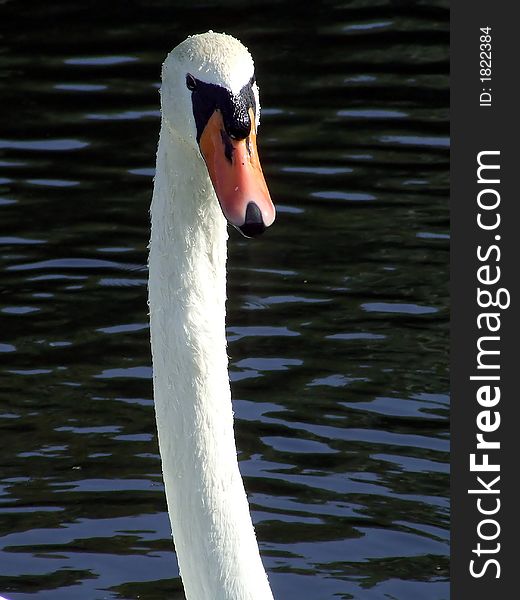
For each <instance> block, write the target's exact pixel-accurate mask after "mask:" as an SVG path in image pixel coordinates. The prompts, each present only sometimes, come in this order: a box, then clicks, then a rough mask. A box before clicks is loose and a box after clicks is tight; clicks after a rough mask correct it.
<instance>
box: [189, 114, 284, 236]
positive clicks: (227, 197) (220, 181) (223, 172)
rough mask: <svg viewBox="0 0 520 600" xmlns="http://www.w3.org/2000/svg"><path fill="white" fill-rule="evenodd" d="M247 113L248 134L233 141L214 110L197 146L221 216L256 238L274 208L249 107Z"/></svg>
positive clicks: (273, 212)
mask: <svg viewBox="0 0 520 600" xmlns="http://www.w3.org/2000/svg"><path fill="white" fill-rule="evenodd" d="M249 116H250V118H251V132H250V134H249V136H248V137H247V138H245V139H243V140H236V139H233V138H231V137H230V136H229V135H228V134H227V133H226V130H225V128H224V121H223V119H222V113H221V112H220V111H219V110H218V109H217V110H215V112H214V113H213V114H212V115H211V117H210V118H209V120H208V122H207V124H206V127H205V128H204V131H203V132H202V135H201V136H200V142H199V147H200V150H201V152H202V156H203V157H204V160H205V161H206V166H207V168H208V172H209V176H210V179H211V182H212V183H213V187H214V188H215V193H216V194H217V198H218V200H219V202H220V207H221V208H222V212H223V213H224V216H225V217H226V219H227V220H228V221H229V222H230V223H231V224H232V225H234V226H235V227H236V228H237V229H239V230H240V231H241V233H242V234H243V235H245V236H246V237H256V236H257V235H260V234H261V233H263V232H264V231H265V229H266V228H267V227H269V225H271V224H272V222H273V221H274V217H275V214H276V211H275V208H274V205H273V203H272V201H271V196H270V195H269V190H268V189H267V184H266V183H265V179H264V174H263V173H262V167H261V166H260V160H259V158H258V150H257V148H256V123H255V117H254V114H253V111H252V109H250V110H249Z"/></svg>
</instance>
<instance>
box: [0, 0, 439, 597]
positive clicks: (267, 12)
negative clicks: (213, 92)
mask: <svg viewBox="0 0 520 600" xmlns="http://www.w3.org/2000/svg"><path fill="white" fill-rule="evenodd" d="M448 16H449V15H448V8H447V3H446V2H444V1H433V0H431V1H427V2H406V1H403V2H397V1H392V0H372V1H370V2H369V1H362V0H354V1H351V2H340V1H337V2H320V3H301V2H291V1H284V2H282V1H279V2H276V1H272V0H271V1H265V2H259V1H258V2H255V1H248V2H247V3H246V2H241V1H238V0H237V1H234V2H233V1H228V2H216V1H209V0H208V1H207V2H192V3H185V2H166V1H164V0H156V1H151V2H144V0H134V1H132V2H124V3H123V2H100V1H99V0H93V1H91V2H88V3H81V4H80V3H69V2H64V1H63V0H49V2H45V3H41V2H36V1H33V0H29V1H25V2H23V3H22V2H16V1H7V2H3V3H0V18H1V22H2V36H3V37H2V47H1V50H0V86H1V87H2V99H3V110H2V112H1V113H0V122H1V124H2V126H1V129H0V215H1V217H0V218H1V221H0V222H1V223H2V227H1V229H0V271H1V277H2V280H1V289H2V295H1V298H0V318H1V323H2V330H1V333H0V354H1V359H2V360H1V371H2V377H1V392H0V435H1V439H2V445H1V450H0V593H5V594H6V595H8V596H9V597H10V598H12V599H13V600H22V599H25V598H33V597H36V598H38V600H65V599H67V600H69V599H74V600H101V599H118V600H134V599H138V598H139V599H141V600H155V599H161V600H162V599H164V598H176V599H182V598H183V593H182V586H181V583H180V579H179V577H178V570H177V563H176V559H175V554H174V550H173V545H172V543H171V538H170V530H169V521H168V516H167V512H166V505H165V499H164V492H163V487H162V479H161V467H160V460H159V455H158V449H157V440H156V433H155V423H154V414H153V401H152V390H151V361H150V351H149V331H148V323H147V306H146V281H147V272H146V259H147V249H146V246H147V243H148V237H149V222H148V208H149V202H150V196H151V186H152V177H153V173H154V162H155V151H156V144H157V135H158V128H159V112H158V93H157V89H158V86H159V78H160V64H161V62H162V60H163V59H164V57H165V55H166V53H167V52H168V51H169V50H170V49H171V48H172V47H173V46H174V45H176V44H177V43H179V42H180V41H182V40H183V39H184V38H185V37H186V35H188V34H189V33H193V32H199V31H205V30H207V29H210V28H212V29H214V30H216V31H222V30H225V31H227V32H228V33H232V34H234V35H236V36H237V37H239V38H240V39H241V40H242V41H243V42H244V43H245V44H246V45H247V46H248V47H249V48H250V50H251V52H252V53H253V55H254V57H255V61H256V65H257V76H258V81H259V85H260V88H261V100H262V107H263V112H262V124H261V129H260V136H259V144H260V152H261V155H262V162H263V166H264V170H265V173H266V178H267V180H268V182H269V186H270V188H271V193H272V196H273V198H274V199H275V201H276V203H277V205H278V219H277V222H276V224H275V226H273V227H272V229H271V230H270V231H269V232H268V233H267V234H266V235H265V236H264V237H263V238H262V239H259V240H257V241H254V242H251V241H247V240H245V239H243V238H241V237H240V236H239V234H237V233H236V232H234V231H232V232H230V259H229V283H228V294H229V302H228V339H229V355H230V376H231V380H232V388H233V395H234V398H235V400H234V402H235V406H234V409H235V414H236V434H237V444H238V447H239V458H240V466H241V470H242V473H243V475H244V477H245V484H246V488H247V491H248V494H249V499H250V502H251V507H252V512H253V519H254V522H255V524H256V529H257V533H258V538H259V542H260V546H261V552H262V556H263V559H264V562H265V565H266V567H267V569H268V571H269V577H270V580H271V582H272V587H273V590H274V592H275V596H276V598H277V599H278V600H281V599H286V600H289V599H298V600H300V599H302V600H333V599H344V600H346V599H352V598H355V599H359V600H386V599H392V600H417V599H421V600H442V599H447V598H448V583H447V582H448V551H449V548H448V542H449V531H448V526H449V502H448V492H449V489H448V485H449V479H448V477H449V475H448V459H449V455H448V451H449V446H448V443H449V441H448V402H449V398H448V373H447V366H448V355H447V347H448V342H447V336H448V304H447V280H448V244H449V229H448V210H447V195H448V167H449V163H448V160H449V147H448V102H449V96H448V78H447V73H448ZM208 600H209V599H208Z"/></svg>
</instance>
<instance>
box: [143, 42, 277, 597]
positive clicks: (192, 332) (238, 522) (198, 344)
mask: <svg viewBox="0 0 520 600" xmlns="http://www.w3.org/2000/svg"><path fill="white" fill-rule="evenodd" d="M160 94H161V129H160V136H159V146H158V150H157V168H156V175H155V180H154V190H153V196H152V204H151V240H150V254H149V309H150V336H151V348H152V361H153V387H154V401H155V414H156V421H157V430H158V439H159V450H160V454H161V459H162V469H163V479H164V485H165V491H166V499H167V504H168V512H169V515H170V521H171V526H172V530H173V538H174V543H175V549H176V553H177V559H178V563H179V570H180V574H181V578H182V582H183V585H184V590H185V594H186V598H187V600H270V599H271V600H272V598H273V596H272V592H271V589H270V585H269V582H268V579H267V575H266V572H265V569H264V567H263V565H262V561H261V558H260V553H259V549H258V544H257V541H256V536H255V532H254V529H253V524H252V521H251V515H250V512H249V505H248V501H247V497H246V493H245V490H244V484H243V481H242V478H241V476H240V471H239V468H238V461H237V451H236V445H235V438H234V432H233V412H232V405H231V392H230V386H229V377H228V370H227V369H228V357H227V354H226V337H225V300H226V254H227V222H229V223H231V224H232V225H234V226H235V227H236V228H237V229H239V230H240V231H241V232H242V233H243V234H244V235H245V236H246V237H255V236H257V235H259V234H261V233H262V232H263V231H264V230H265V229H266V228H267V227H269V226H270V225H271V224H272V222H273V221H274V218H275V208H274V206H273V204H272V202H271V199H270V196H269V191H268V189H267V185H266V183H265V179H264V176H263V174H262V170H261V167H260V162H259V160H258V152H257V148H256V131H257V128H258V125H259V116H260V104H259V97H258V87H257V85H256V82H255V76H254V64H253V60H252V58H251V55H250V54H249V52H248V50H247V49H246V47H245V46H243V45H242V44H241V43H240V42H239V41H238V40H236V39H235V38H233V37H231V36H229V35H226V34H221V33H213V32H211V31H210V32H208V33H204V34H198V35H194V36H190V37H189V38H188V39H186V40H185V41H184V42H182V43H181V44H179V45H178V46H177V47H176V48H174V49H173V50H172V51H171V52H170V54H169V55H168V56H167V58H166V60H165V62H164V64H163V68H162V87H161V92H160Z"/></svg>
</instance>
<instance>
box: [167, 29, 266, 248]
mask: <svg viewBox="0 0 520 600" xmlns="http://www.w3.org/2000/svg"><path fill="white" fill-rule="evenodd" d="M162 82H163V83H162V87H161V109H162V118H163V122H166V124H167V126H168V127H169V128H170V129H171V130H172V131H173V132H174V133H175V135H176V136H178V137H179V138H180V139H181V140H182V141H183V142H185V143H186V144H189V145H191V146H193V147H195V148H196V149H197V151H198V154H199V156H200V158H201V159H202V160H203V161H204V163H205V167H206V168H207V170H208V174H209V177H210V179H211V182H212V184H213V188H214V190H215V194H216V196H217V198H218V201H219V203H220V206H221V208H222V212H223V213H224V216H225V217H226V219H227V220H228V222H229V223H231V224H232V225H234V226H235V227H236V228H237V229H238V230H239V231H240V232H241V233H242V234H243V235H245V236H246V237H256V236H257V235H260V234H261V233H263V232H264V231H265V229H266V228H267V227H269V225H271V224H272V222H273V221H274V218H275V208H274V205H273V203H272V201H271V198H270V195H269V190H268V189H267V184H266V183H265V179H264V175H263V173H262V168H261V166H260V161H259V159H258V150H257V147H256V132H257V129H258V126H259V124H260V102H259V96H258V86H257V84H256V80H255V72H254V63H253V59H252V58H251V55H250V54H249V51H248V50H247V48H246V47H245V46H244V45H243V44H241V43H240V42H239V41H238V40H237V39H235V38H234V37H232V36H230V35H226V34H224V33H213V32H211V31H210V32H208V33H202V34H198V35H193V36H190V37H189V38H187V39H186V40H185V41H184V42H182V43H181V44H179V45H178V46H177V47H176V48H174V49H173V50H172V51H171V52H170V54H169V55H168V57H167V58H166V60H165V62H164V64H163V69H162Z"/></svg>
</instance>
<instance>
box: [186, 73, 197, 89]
mask: <svg viewBox="0 0 520 600" xmlns="http://www.w3.org/2000/svg"><path fill="white" fill-rule="evenodd" d="M186 87H187V88H188V89H189V90H192V91H193V90H194V89H196V87H197V80H196V79H195V77H193V75H190V74H189V73H188V74H187V75H186Z"/></svg>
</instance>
